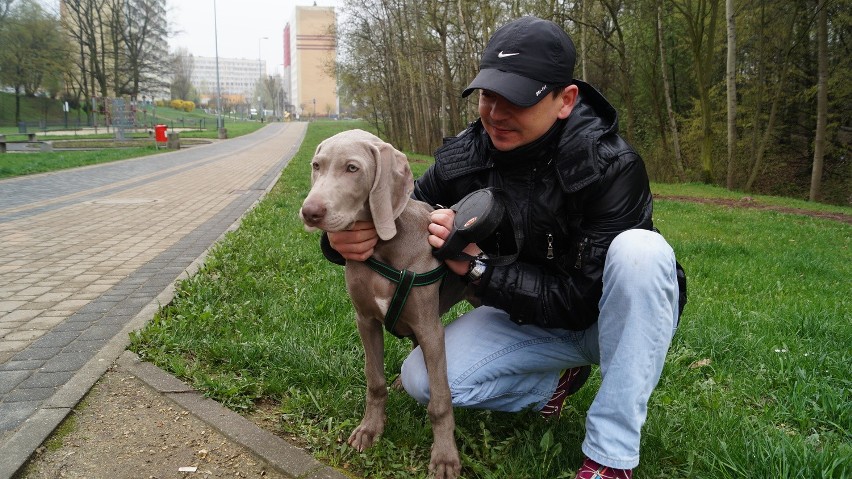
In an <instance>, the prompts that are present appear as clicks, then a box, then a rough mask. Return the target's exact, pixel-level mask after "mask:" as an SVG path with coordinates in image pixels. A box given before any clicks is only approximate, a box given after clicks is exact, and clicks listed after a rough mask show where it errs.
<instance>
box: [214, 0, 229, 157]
mask: <svg viewBox="0 0 852 479" xmlns="http://www.w3.org/2000/svg"><path fill="white" fill-rule="evenodd" d="M213 38H214V41H215V43H216V131H217V136H218V137H219V139H220V140H223V139H225V138H227V137H228V132H227V130H225V120H224V118H222V87H221V86H220V84H219V26H218V24H217V18H216V0H213Z"/></svg>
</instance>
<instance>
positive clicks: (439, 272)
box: [367, 258, 448, 339]
mask: <svg viewBox="0 0 852 479" xmlns="http://www.w3.org/2000/svg"><path fill="white" fill-rule="evenodd" d="M367 266H369V267H370V269H372V270H373V271H375V272H376V273H379V274H380V275H382V276H383V277H385V278H387V279H388V280H389V281H390V282H392V283H394V284H396V291H395V292H394V294H393V299H392V300H391V304H390V306H389V307H388V312H387V313H385V329H386V330H387V331H388V332H389V333H391V334H393V335H394V336H396V337H398V338H400V339H402V338H405V336H401V335H399V334H397V332H396V323H397V321H399V315H400V314H402V308H403V307H404V306H405V302H406V301H407V300H408V294H409V293H410V292H411V288H413V287H415V286H427V285H430V284H432V283H435V282H437V281H440V280H442V279H443V278H444V276H445V275H446V274H447V271H448V270H447V265H445V264H444V263H441V264H440V265H439V266H438V267H437V268H435V269H433V270H432V271H429V272H427V273H421V274H417V273H414V272H412V271H409V270H407V269H403V270H398V269H396V268H394V267H392V266H390V265H387V264H385V263H382V262H381V261H379V260H377V259H374V258H368V259H367Z"/></svg>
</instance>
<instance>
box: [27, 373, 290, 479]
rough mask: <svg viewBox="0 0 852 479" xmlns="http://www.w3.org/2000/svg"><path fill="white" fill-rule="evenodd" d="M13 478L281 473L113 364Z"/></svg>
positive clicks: (212, 475) (213, 475) (277, 474)
mask: <svg viewBox="0 0 852 479" xmlns="http://www.w3.org/2000/svg"><path fill="white" fill-rule="evenodd" d="M182 468H188V470H182ZM192 468H195V469H194V471H193V472H190V471H192ZM184 471H185V472H184ZM16 477H19V478H20V479H25V478H26V479H31V478H32V479H34V478H51V479H54V478H60V477H64V478H110V477H136V478H148V479H154V478H181V477H186V478H193V477H199V478H200V477H203V478H208V477H228V478H234V477H252V478H257V477H268V478H282V479H283V478H284V477H285V476H284V475H282V474H280V473H279V472H277V471H276V470H274V469H272V468H270V467H268V465H266V464H265V463H264V462H262V461H261V460H260V459H258V458H256V456H254V455H253V454H252V453H250V452H249V451H247V450H246V449H245V448H243V447H241V446H239V445H236V444H235V443H233V442H232V441H229V440H228V439H226V438H225V437H224V436H223V435H221V434H220V433H219V432H217V431H215V430H214V429H212V428H211V427H210V426H209V425H207V424H206V423H204V422H202V421H201V420H199V419H197V418H196V417H194V416H192V415H191V414H190V413H188V412H187V411H186V410H184V409H182V408H180V407H178V406H176V405H175V404H174V403H172V402H171V401H170V400H169V399H167V398H165V397H164V396H162V395H160V394H158V393H157V392H155V391H154V390H153V389H151V388H150V387H148V386H147V385H146V384H144V383H143V382H142V381H140V380H139V379H137V378H136V377H135V376H133V375H130V374H129V373H127V372H125V371H122V370H121V369H120V368H118V367H113V368H112V369H110V370H109V371H107V372H106V373H105V374H104V375H103V377H102V378H101V379H100V381H98V383H97V384H96V385H95V386H94V387H93V388H92V390H91V391H90V392H89V394H88V395H87V396H86V398H85V399H84V400H83V401H82V402H81V403H80V405H78V406H77V408H75V409H74V411H73V412H72V413H71V415H70V416H69V418H68V419H66V421H65V422H64V423H63V425H62V426H60V427H59V428H58V429H57V432H55V433H54V434H53V436H52V437H51V438H50V439H49V440H48V441H47V442H46V443H45V445H43V446H42V447H40V448H39V449H38V450H37V451H36V453H35V454H34V455H33V457H32V458H31V459H30V462H29V463H28V464H27V466H26V467H25V469H24V471H23V472H22V473H21V474H20V475H19V476H16Z"/></svg>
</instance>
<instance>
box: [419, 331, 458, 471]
mask: <svg viewBox="0 0 852 479" xmlns="http://www.w3.org/2000/svg"><path fill="white" fill-rule="evenodd" d="M425 321H426V320H424V322H425ZM428 329H429V330H428V331H425V334H420V335H419V336H418V339H419V342H420V348H421V350H422V351H423V359H424V360H425V361H426V372H427V374H428V375H429V405H428V406H427V408H426V410H427V412H428V413H429V420H430V422H431V423H432V435H433V441H432V459H431V461H430V462H429V472H431V473H432V474H434V477H435V478H436V479H454V478H456V477H458V475H459V472H460V471H461V461H460V460H459V452H458V449H457V448H456V440H455V436H454V432H455V428H456V423H455V419H454V418H453V404H452V398H451V396H450V385H449V383H448V382H447V356H446V353H445V345H444V328H443V327H441V323H440V322H439V321H437V320H434V327H430V328H428Z"/></svg>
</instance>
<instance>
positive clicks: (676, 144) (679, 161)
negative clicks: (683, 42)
mask: <svg viewBox="0 0 852 479" xmlns="http://www.w3.org/2000/svg"><path fill="white" fill-rule="evenodd" d="M657 38H658V40H659V43H660V73H661V74H662V77H663V92H664V93H665V97H666V112H667V113H668V117H669V128H671V134H672V149H673V150H674V156H675V168H676V169H677V175H678V177H679V178H680V180H681V181H684V180H685V179H686V173H685V172H684V168H683V157H682V155H681V152H680V135H679V134H678V131H677V118H675V112H674V108H673V107H672V96H671V87H670V86H669V75H668V72H667V71H666V49H665V46H664V45H665V35H663V1H662V0H659V1H658V2H657Z"/></svg>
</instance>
